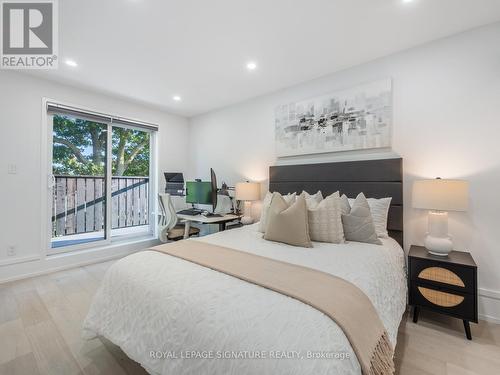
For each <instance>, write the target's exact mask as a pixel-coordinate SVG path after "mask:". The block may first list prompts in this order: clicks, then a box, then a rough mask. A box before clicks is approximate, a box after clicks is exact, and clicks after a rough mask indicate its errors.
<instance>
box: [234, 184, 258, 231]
mask: <svg viewBox="0 0 500 375" xmlns="http://www.w3.org/2000/svg"><path fill="white" fill-rule="evenodd" d="M235 190H236V199H237V200H239V201H244V202H245V208H244V211H243V213H244V216H243V217H242V218H241V223H242V224H245V225H246V224H252V223H253V218H252V201H257V200H259V199H260V184H259V183H258V182H248V181H247V182H238V183H237V184H236V187H235Z"/></svg>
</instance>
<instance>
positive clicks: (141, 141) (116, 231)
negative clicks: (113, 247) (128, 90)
mask: <svg viewBox="0 0 500 375" xmlns="http://www.w3.org/2000/svg"><path fill="white" fill-rule="evenodd" d="M150 138H151V136H150V133H149V132H146V131H142V130H137V129H130V128H122V127H113V133H112V171H113V174H112V178H111V191H112V203H111V228H112V231H111V235H112V236H113V237H114V236H131V235H140V234H145V233H148V232H150V225H149V224H150V220H149V219H150V218H149V216H150V213H149V198H150V180H149V170H150V161H151V154H150Z"/></svg>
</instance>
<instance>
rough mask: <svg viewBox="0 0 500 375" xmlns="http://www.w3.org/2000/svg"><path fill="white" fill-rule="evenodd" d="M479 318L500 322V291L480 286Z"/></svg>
mask: <svg viewBox="0 0 500 375" xmlns="http://www.w3.org/2000/svg"><path fill="white" fill-rule="evenodd" d="M478 294H479V297H478V304H479V319H480V320H485V321H487V322H491V323H496V324H500V291H496V290H490V289H484V288H479V290H478Z"/></svg>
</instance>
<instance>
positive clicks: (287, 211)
mask: <svg viewBox="0 0 500 375" xmlns="http://www.w3.org/2000/svg"><path fill="white" fill-rule="evenodd" d="M264 239H266V240H269V241H276V242H283V243H286V244H288V245H292V246H301V247H312V243H311V239H310V238H309V228H308V223H307V206H306V200H305V199H304V197H300V196H299V197H298V198H297V200H296V201H295V203H292V204H291V205H290V206H289V205H288V203H287V202H286V201H285V199H284V198H283V197H282V196H281V195H280V194H278V193H274V194H273V198H272V200H271V206H270V207H269V212H268V215H267V228H266V233H265V234H264Z"/></svg>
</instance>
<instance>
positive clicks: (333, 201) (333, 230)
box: [308, 192, 344, 243]
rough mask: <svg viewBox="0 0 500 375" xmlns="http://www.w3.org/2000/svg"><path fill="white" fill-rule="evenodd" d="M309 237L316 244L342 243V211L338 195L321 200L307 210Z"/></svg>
mask: <svg viewBox="0 0 500 375" xmlns="http://www.w3.org/2000/svg"><path fill="white" fill-rule="evenodd" d="M308 216H309V221H308V222H309V236H310V237H311V240H313V241H318V242H330V243H344V230H343V227H342V209H341V200H340V197H339V193H338V192H336V193H334V194H332V195H330V196H328V197H326V198H325V199H323V200H322V201H321V202H320V203H319V204H317V205H316V207H314V208H309V209H308Z"/></svg>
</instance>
